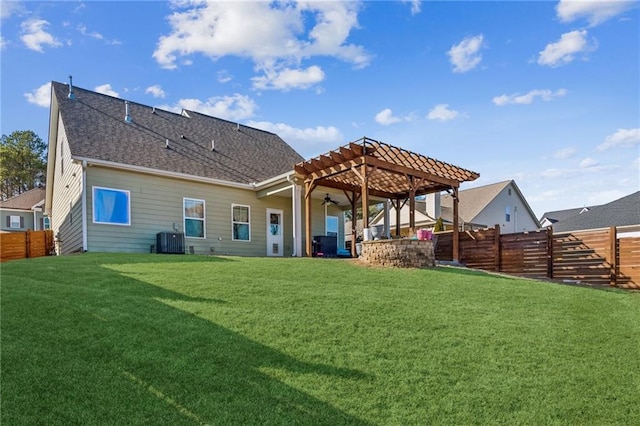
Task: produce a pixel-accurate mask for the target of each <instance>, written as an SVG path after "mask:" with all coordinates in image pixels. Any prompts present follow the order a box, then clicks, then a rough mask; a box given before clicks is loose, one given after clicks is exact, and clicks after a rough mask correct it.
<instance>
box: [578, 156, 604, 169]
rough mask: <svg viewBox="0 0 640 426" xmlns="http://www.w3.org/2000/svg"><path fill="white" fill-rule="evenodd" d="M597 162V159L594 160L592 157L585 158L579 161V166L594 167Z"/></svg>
mask: <svg viewBox="0 0 640 426" xmlns="http://www.w3.org/2000/svg"><path fill="white" fill-rule="evenodd" d="M598 164H600V163H599V162H598V161H597V160H594V159H593V158H589V157H587V158H585V159H584V160H582V161H581V162H580V167H582V168H583V169H584V168H589V167H594V166H597V165H598Z"/></svg>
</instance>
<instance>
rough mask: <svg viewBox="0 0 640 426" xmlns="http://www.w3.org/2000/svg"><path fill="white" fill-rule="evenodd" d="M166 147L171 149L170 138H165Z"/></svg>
mask: <svg viewBox="0 0 640 426" xmlns="http://www.w3.org/2000/svg"><path fill="white" fill-rule="evenodd" d="M164 147H165V148H167V149H169V138H167V139H165V140H164Z"/></svg>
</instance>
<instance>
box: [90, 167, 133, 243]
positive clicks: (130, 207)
mask: <svg viewBox="0 0 640 426" xmlns="http://www.w3.org/2000/svg"><path fill="white" fill-rule="evenodd" d="M80 186H81V191H82V192H81V197H82V251H85V252H86V251H88V250H89V247H88V244H89V243H88V241H87V239H88V235H87V162H86V161H83V162H82V178H81V180H80ZM129 204H131V199H129ZM129 210H131V207H129ZM129 223H131V217H129Z"/></svg>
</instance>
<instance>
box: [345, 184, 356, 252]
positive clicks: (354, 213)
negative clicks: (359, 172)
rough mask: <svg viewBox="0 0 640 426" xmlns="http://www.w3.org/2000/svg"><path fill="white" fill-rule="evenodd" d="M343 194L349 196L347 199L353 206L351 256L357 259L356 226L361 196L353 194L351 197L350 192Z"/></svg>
mask: <svg viewBox="0 0 640 426" xmlns="http://www.w3.org/2000/svg"><path fill="white" fill-rule="evenodd" d="M343 192H344V195H346V196H347V199H348V200H349V203H350V204H351V256H352V257H357V256H358V252H357V251H356V234H357V229H356V224H357V222H358V219H357V215H356V204H357V202H358V200H359V199H360V194H357V193H356V192H351V195H349V192H347V191H343Z"/></svg>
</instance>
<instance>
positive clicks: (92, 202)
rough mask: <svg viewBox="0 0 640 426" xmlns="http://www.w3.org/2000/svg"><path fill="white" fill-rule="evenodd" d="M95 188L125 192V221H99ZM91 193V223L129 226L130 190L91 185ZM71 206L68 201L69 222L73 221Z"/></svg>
mask: <svg viewBox="0 0 640 426" xmlns="http://www.w3.org/2000/svg"><path fill="white" fill-rule="evenodd" d="M96 190H105V191H114V192H121V193H124V194H126V196H127V223H119V222H103V221H99V220H97V219H96ZM91 194H92V199H91V209H92V216H93V223H95V224H99V225H114V226H131V192H130V191H128V190H126V189H118V188H107V187H104V186H93V187H91ZM72 208H73V206H72V205H71V203H69V220H70V223H73V219H72V216H71V214H72Z"/></svg>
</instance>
